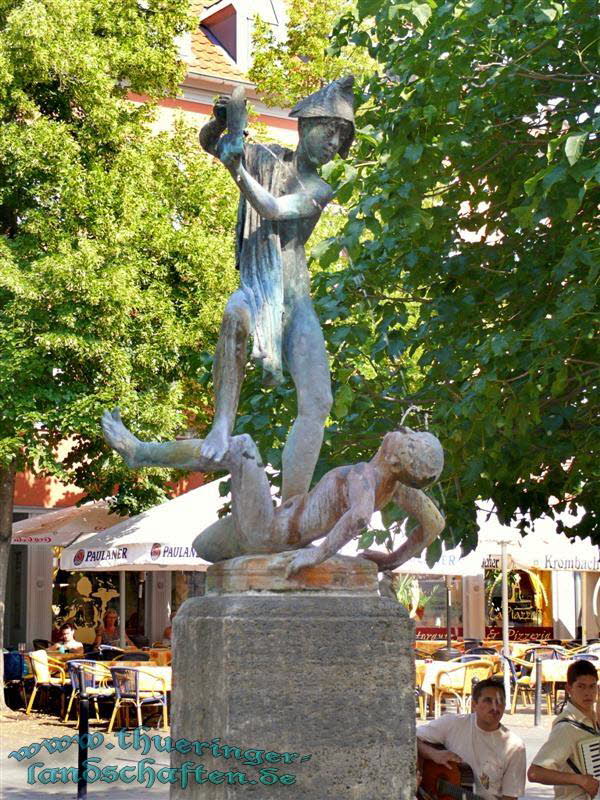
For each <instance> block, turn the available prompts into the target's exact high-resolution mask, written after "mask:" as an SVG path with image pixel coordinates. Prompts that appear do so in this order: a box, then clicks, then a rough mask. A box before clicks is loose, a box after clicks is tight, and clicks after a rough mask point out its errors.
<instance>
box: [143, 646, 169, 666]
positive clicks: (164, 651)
mask: <svg viewBox="0 0 600 800" xmlns="http://www.w3.org/2000/svg"><path fill="white" fill-rule="evenodd" d="M147 652H148V655H149V656H150V658H151V659H152V661H155V662H156V663H157V664H158V665H159V666H160V667H168V666H170V664H171V661H172V657H173V655H172V652H171V648H170V647H149V648H148V650H147Z"/></svg>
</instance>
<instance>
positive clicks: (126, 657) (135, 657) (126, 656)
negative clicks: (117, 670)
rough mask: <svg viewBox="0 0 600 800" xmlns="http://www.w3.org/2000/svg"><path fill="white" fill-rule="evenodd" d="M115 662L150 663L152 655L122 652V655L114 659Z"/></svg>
mask: <svg viewBox="0 0 600 800" xmlns="http://www.w3.org/2000/svg"><path fill="white" fill-rule="evenodd" d="M113 661H150V654H149V653H144V652H143V651H142V650H139V651H138V650H128V651H127V652H126V653H123V652H121V655H119V656H117V657H116V658H114V659H113Z"/></svg>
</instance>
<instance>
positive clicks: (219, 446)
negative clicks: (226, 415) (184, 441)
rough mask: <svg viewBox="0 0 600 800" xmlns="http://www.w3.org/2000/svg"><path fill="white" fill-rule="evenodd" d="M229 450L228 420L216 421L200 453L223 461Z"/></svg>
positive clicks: (214, 459)
mask: <svg viewBox="0 0 600 800" xmlns="http://www.w3.org/2000/svg"><path fill="white" fill-rule="evenodd" d="M228 450H229V427H228V425H227V423H226V422H214V423H213V426H212V429H211V431H210V433H209V434H208V436H207V437H206V439H205V440H204V442H203V444H202V447H201V448H200V455H202V456H204V458H208V459H210V460H211V461H222V460H223V459H224V458H225V456H226V455H227V451H228Z"/></svg>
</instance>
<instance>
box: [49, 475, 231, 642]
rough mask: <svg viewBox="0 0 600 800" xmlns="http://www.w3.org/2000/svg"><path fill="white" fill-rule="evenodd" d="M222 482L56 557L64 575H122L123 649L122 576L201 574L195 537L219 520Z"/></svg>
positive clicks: (204, 564) (156, 508)
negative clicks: (103, 572) (101, 572)
mask: <svg viewBox="0 0 600 800" xmlns="http://www.w3.org/2000/svg"><path fill="white" fill-rule="evenodd" d="M219 483H220V481H218V480H216V481H211V482H210V483H206V484H204V485H202V486H200V487H199V488H198V489H192V491H190V492H186V493H185V494H182V495H180V496H179V497H176V498H175V499H174V500H168V501H167V502H165V503H161V504H160V505H158V506H154V508H150V509H148V511H144V512H143V513H142V514H138V515H137V516H135V517H131V518H130V519H126V520H123V521H122V522H120V523H118V524H117V525H113V526H112V527H111V528H107V529H106V530H104V531H102V532H101V533H97V534H92V535H86V536H80V537H79V539H77V540H76V541H75V542H73V544H71V546H70V547H66V548H65V549H64V550H63V552H62V554H61V557H60V566H61V568H62V569H66V570H73V569H77V570H83V571H88V570H89V571H93V570H116V571H119V572H120V573H121V576H120V577H121V581H120V615H119V616H120V619H121V646H124V645H125V571H127V570H130V571H139V570H144V571H154V570H164V569H171V570H177V569H185V570H205V569H206V568H207V566H209V562H207V561H203V560H202V559H201V558H199V557H198V556H197V555H196V551H195V550H194V547H193V543H194V539H195V538H196V536H198V534H199V533H201V532H202V531H203V530H204V529H205V528H206V527H208V526H209V525H211V524H212V523H213V522H216V520H217V519H218V518H219V509H220V508H221V507H222V506H223V504H224V502H225V500H224V498H222V497H221V496H220V494H219Z"/></svg>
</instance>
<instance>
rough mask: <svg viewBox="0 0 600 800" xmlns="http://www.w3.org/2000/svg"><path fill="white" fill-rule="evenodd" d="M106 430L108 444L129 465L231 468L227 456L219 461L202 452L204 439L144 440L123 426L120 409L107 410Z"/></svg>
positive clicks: (105, 418) (132, 466) (105, 413)
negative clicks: (205, 455) (207, 456)
mask: <svg viewBox="0 0 600 800" xmlns="http://www.w3.org/2000/svg"><path fill="white" fill-rule="evenodd" d="M102 429H103V431H104V438H105V439H106V441H107V443H108V444H109V445H110V446H111V447H112V448H113V450H116V451H117V453H119V455H121V456H122V458H123V460H124V461H125V463H126V464H127V466H128V467H131V468H132V469H138V468H139V467H167V468H169V469H189V470H193V471H195V472H210V471H214V470H215V469H226V470H228V469H229V462H228V460H227V459H226V458H225V459H223V460H221V461H215V460H212V459H208V458H205V457H204V456H203V455H202V454H201V448H202V444H203V442H204V440H203V439H181V440H177V441H174V442H142V441H141V440H140V439H138V438H137V436H134V435H133V433H131V431H130V430H129V429H128V428H126V427H125V425H123V422H122V420H121V414H120V412H119V409H118V408H115V410H114V411H112V412H111V411H105V412H104V414H103V415H102Z"/></svg>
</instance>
